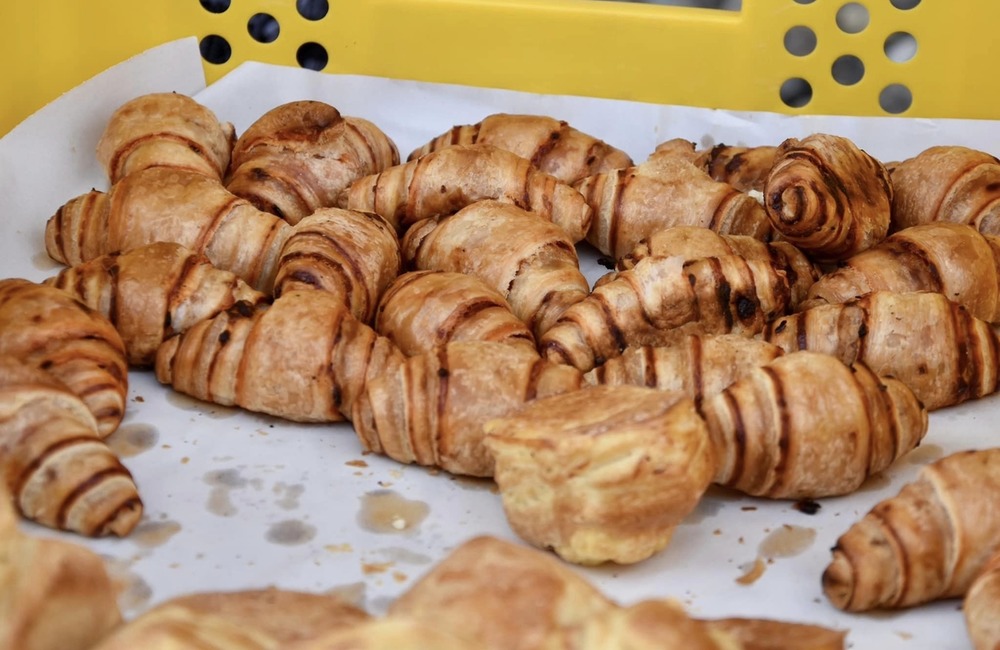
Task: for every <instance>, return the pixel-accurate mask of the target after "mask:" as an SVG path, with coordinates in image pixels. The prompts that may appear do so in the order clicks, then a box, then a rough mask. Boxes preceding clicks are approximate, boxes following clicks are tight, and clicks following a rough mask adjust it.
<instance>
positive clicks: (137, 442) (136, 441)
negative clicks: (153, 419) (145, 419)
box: [104, 423, 160, 458]
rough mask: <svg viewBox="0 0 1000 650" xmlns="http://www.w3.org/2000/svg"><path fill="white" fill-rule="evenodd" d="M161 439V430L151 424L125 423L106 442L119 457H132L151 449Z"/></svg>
mask: <svg viewBox="0 0 1000 650" xmlns="http://www.w3.org/2000/svg"><path fill="white" fill-rule="evenodd" d="M159 440H160V432H159V431H157V429H156V427H154V426H153V425H151V424H141V423H135V424H123V425H121V426H120V427H118V429H116V430H115V432H114V433H112V434H111V435H110V436H108V437H107V438H105V439H104V442H105V443H106V444H107V445H108V447H110V448H111V451H113V452H115V454H116V455H117V456H118V457H119V458H131V457H133V456H138V455H139V454H141V453H143V452H145V451H149V450H150V449H152V448H153V447H155V446H156V443H157V442H158V441H159Z"/></svg>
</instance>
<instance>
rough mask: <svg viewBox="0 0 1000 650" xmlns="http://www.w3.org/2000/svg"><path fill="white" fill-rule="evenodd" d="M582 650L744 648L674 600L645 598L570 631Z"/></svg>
mask: <svg viewBox="0 0 1000 650" xmlns="http://www.w3.org/2000/svg"><path fill="white" fill-rule="evenodd" d="M571 632H572V633H571V634H570V638H571V639H572V641H571V644H570V645H567V646H566V647H572V648H578V649H579V650H662V649H663V648H684V649H685V650H744V647H743V646H742V645H741V644H740V643H738V642H737V641H736V639H735V638H733V636H732V635H730V634H729V632H728V631H726V630H723V629H720V628H714V627H712V626H710V625H706V624H705V623H704V622H702V621H699V620H696V619H693V618H691V617H690V616H689V615H688V614H687V613H686V612H685V611H684V609H683V608H682V607H681V606H680V605H679V604H677V603H676V602H674V601H671V600H661V599H656V600H642V601H639V602H637V603H635V604H633V605H630V606H628V607H613V608H610V609H606V610H603V611H600V612H596V613H595V614H594V615H593V616H592V617H590V618H589V619H587V620H586V621H584V622H583V623H582V624H580V625H579V626H577V627H576V628H575V629H574V630H572V631H571Z"/></svg>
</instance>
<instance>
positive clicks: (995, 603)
mask: <svg viewBox="0 0 1000 650" xmlns="http://www.w3.org/2000/svg"><path fill="white" fill-rule="evenodd" d="M994 543H995V544H998V548H997V549H996V550H995V551H994V553H993V556H992V557H991V558H990V559H989V560H988V561H987V562H986V565H985V566H984V567H983V570H982V571H981V572H980V573H979V575H977V576H976V578H975V580H973V582H972V584H971V585H970V586H969V589H968V591H967V592H966V594H965V600H964V602H963V603H962V612H963V613H964V615H965V627H966V629H967V630H968V631H969V638H971V639H972V645H973V647H974V648H975V650H996V648H997V647H1000V541H997V540H994Z"/></svg>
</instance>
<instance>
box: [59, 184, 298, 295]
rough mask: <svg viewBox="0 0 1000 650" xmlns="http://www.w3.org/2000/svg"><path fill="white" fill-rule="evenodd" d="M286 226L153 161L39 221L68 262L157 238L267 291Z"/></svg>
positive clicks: (218, 189)
mask: <svg viewBox="0 0 1000 650" xmlns="http://www.w3.org/2000/svg"><path fill="white" fill-rule="evenodd" d="M290 232H291V226H289V225H288V224H287V223H285V222H284V221H282V220H281V219H278V218H277V217H275V216H274V215H270V214H267V213H266V212H261V211H260V210H258V209H256V208H255V207H253V206H252V205H250V203H248V202H247V201H245V200H243V199H241V198H239V197H237V196H235V195H234V194H231V193H230V192H229V191H227V190H226V188H224V187H223V186H222V185H221V184H220V183H219V182H218V181H216V180H213V179H211V178H208V177H207V176H203V175H201V174H196V173H194V172H189V171H184V170H179V169H170V168H167V167H152V168H150V169H145V170H143V171H140V172H136V173H134V174H129V175H128V176H126V177H125V178H123V179H122V180H120V181H119V182H117V183H115V184H114V185H113V186H112V187H111V190H110V191H109V192H108V193H106V194H105V193H103V192H98V191H91V192H88V193H87V194H84V195H82V196H79V197H76V198H74V199H71V200H70V201H69V202H67V203H66V204H65V205H63V206H62V207H61V208H59V210H58V211H57V212H56V214H55V215H54V216H52V217H51V218H50V219H49V221H48V223H47V224H46V227H45V250H46V252H47V253H48V254H49V256H50V257H51V258H52V259H54V260H56V261H57V262H62V263H64V264H69V265H71V266H73V265H76V264H80V263H81V262H86V261H88V260H92V259H94V258H95V257H100V256H101V255H105V254H107V253H116V252H120V251H128V250H131V249H133V248H138V247H139V246H144V245H146V244H152V243H155V242H157V241H171V242H176V243H178V244H181V245H182V246H185V247H187V248H190V249H191V250H193V251H195V252H196V253H204V255H205V256H206V257H208V259H209V260H210V261H211V262H212V264H213V265H214V266H216V267H218V268H220V269H224V270H226V271H230V272H232V273H235V274H236V275H238V276H239V277H240V278H242V279H243V280H244V281H245V282H247V283H248V284H249V285H251V286H252V287H254V288H255V289H258V290H260V291H264V292H270V290H271V285H272V284H273V282H274V274H275V264H276V263H277V258H278V251H279V250H280V248H281V245H282V244H283V243H284V240H285V239H286V238H287V237H288V235H289V234H290Z"/></svg>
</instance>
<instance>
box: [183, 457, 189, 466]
mask: <svg viewBox="0 0 1000 650" xmlns="http://www.w3.org/2000/svg"><path fill="white" fill-rule="evenodd" d="M190 462H191V458H190V457H189V456H185V457H184V458H181V465H187V464H188V463H190Z"/></svg>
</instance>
